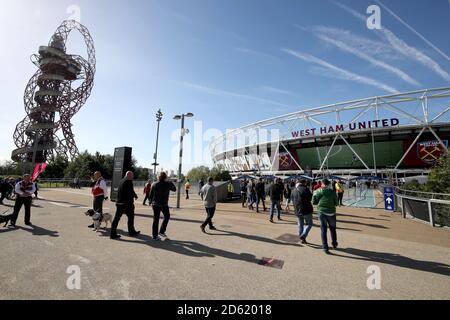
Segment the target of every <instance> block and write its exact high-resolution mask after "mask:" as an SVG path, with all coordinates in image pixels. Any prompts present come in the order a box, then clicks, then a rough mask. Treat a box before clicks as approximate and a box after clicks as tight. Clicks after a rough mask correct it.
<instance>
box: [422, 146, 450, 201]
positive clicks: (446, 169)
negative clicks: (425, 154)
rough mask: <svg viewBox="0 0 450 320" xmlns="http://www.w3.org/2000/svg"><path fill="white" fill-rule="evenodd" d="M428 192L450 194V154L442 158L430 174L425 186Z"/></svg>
mask: <svg viewBox="0 0 450 320" xmlns="http://www.w3.org/2000/svg"><path fill="white" fill-rule="evenodd" d="M425 189H426V190H427V191H428V192H436V193H450V154H449V153H447V154H445V155H444V156H443V157H441V158H440V159H439V160H438V161H437V163H436V165H435V166H434V167H433V169H432V170H431V172H430V176H429V178H428V183H427V184H426V186H425Z"/></svg>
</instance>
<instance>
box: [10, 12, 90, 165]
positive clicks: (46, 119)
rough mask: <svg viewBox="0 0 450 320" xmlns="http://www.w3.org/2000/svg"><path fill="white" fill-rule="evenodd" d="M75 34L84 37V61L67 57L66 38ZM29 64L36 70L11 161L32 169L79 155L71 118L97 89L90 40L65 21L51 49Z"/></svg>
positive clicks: (85, 31) (83, 31)
mask: <svg viewBox="0 0 450 320" xmlns="http://www.w3.org/2000/svg"><path fill="white" fill-rule="evenodd" d="M74 30H76V31H78V32H80V34H81V35H82V37H83V38H84V42H85V44H86V48H87V58H86V59H85V58H83V57H82V56H79V55H71V54H68V53H67V52H66V50H67V49H66V42H67V39H68V36H69V34H70V33H71V32H72V31H74ZM31 61H32V62H33V64H35V65H36V66H37V67H38V70H37V71H36V73H35V74H34V75H33V77H31V79H30V81H29V82H28V84H27V86H26V89H25V94H24V105H25V111H26V113H27V116H26V117H25V118H24V119H23V120H22V121H21V122H20V123H19V124H17V126H16V129H15V132H14V143H15V145H16V147H17V149H15V150H14V151H13V152H12V156H11V158H12V160H13V161H16V162H22V163H33V164H34V163H42V162H46V161H47V160H48V159H51V158H53V157H55V156H63V157H65V158H69V157H70V158H71V159H73V158H74V157H76V156H77V155H78V148H77V146H76V144H75V138H74V134H73V133H72V123H71V119H72V117H73V116H74V115H75V114H76V113H77V112H78V111H79V110H80V108H81V107H82V106H83V105H84V104H85V102H86V100H87V99H88V98H89V96H90V94H91V91H92V87H93V85H94V75H95V64H96V60H95V49H94V42H93V40H92V37H91V36H90V34H89V31H88V29H87V28H86V27H84V26H83V25H81V24H80V23H79V22H77V21H75V20H66V21H64V22H63V23H62V24H61V25H60V26H59V27H58V29H57V30H56V32H55V33H54V34H53V36H52V37H51V39H50V42H49V44H48V46H41V47H40V48H39V54H34V55H32V56H31ZM80 82H81V83H80ZM78 83H80V84H79V85H78V86H77V85H76V84H78Z"/></svg>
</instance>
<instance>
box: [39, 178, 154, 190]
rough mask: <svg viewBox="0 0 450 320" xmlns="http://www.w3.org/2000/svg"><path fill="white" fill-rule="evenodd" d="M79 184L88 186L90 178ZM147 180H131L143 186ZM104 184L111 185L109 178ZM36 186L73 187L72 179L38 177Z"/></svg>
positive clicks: (136, 184)
mask: <svg viewBox="0 0 450 320" xmlns="http://www.w3.org/2000/svg"><path fill="white" fill-rule="evenodd" d="M78 183H79V186H80V187H81V188H90V187H91V186H92V183H93V182H92V181H91V180H79V181H78ZM146 183H147V181H143V180H135V181H133V184H134V187H136V188H143V187H144V186H145V184H146ZM106 185H107V186H108V187H111V180H106ZM38 186H39V187H40V188H75V182H74V179H42V180H41V179H39V181H38Z"/></svg>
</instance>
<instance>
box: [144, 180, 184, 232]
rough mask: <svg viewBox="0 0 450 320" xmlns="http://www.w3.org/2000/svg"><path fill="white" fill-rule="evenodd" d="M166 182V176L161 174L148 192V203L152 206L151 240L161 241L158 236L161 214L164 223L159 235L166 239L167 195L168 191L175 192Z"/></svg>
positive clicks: (174, 188)
mask: <svg viewBox="0 0 450 320" xmlns="http://www.w3.org/2000/svg"><path fill="white" fill-rule="evenodd" d="M166 180H167V174H166V173H165V172H161V174H160V175H159V178H158V182H156V183H154V184H153V185H152V190H151V191H150V202H151V204H152V206H153V228H152V233H153V240H161V238H160V237H159V236H158V229H159V217H160V216H161V212H162V213H163V214H164V221H163V224H162V226H161V230H160V231H159V235H161V236H163V237H167V236H166V230H167V225H168V224H169V220H170V211H169V195H170V191H173V192H175V191H177V188H176V187H175V185H174V184H173V183H172V182H170V181H166Z"/></svg>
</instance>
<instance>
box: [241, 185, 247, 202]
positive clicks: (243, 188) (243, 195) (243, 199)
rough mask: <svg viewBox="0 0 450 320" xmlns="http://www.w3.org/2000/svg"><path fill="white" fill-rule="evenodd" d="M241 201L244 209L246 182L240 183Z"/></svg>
mask: <svg viewBox="0 0 450 320" xmlns="http://www.w3.org/2000/svg"><path fill="white" fill-rule="evenodd" d="M241 200H242V208H244V207H245V204H246V203H247V180H244V181H242V182H241Z"/></svg>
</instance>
